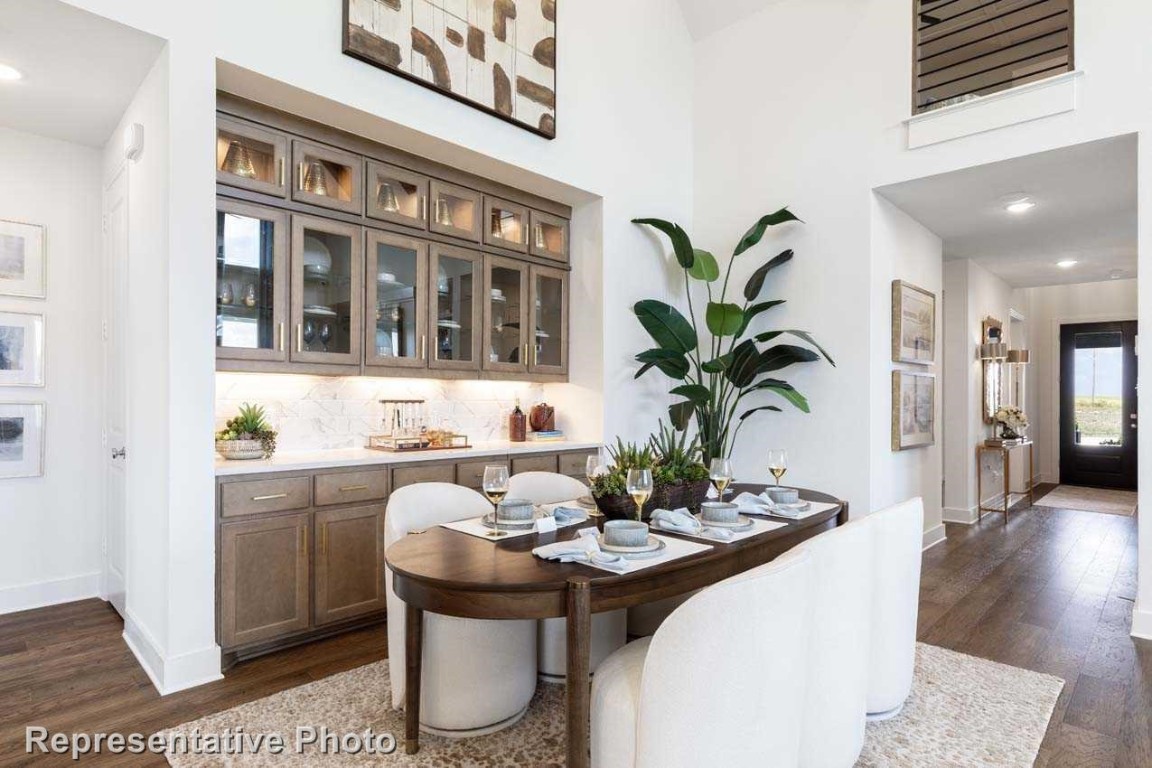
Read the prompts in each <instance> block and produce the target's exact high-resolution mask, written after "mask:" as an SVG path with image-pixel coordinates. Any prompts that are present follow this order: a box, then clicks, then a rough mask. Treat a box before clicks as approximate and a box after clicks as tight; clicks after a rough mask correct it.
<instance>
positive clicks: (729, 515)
mask: <svg viewBox="0 0 1152 768" xmlns="http://www.w3.org/2000/svg"><path fill="white" fill-rule="evenodd" d="M700 519H701V520H703V521H704V522H705V523H735V522H738V521H739V519H740V507H739V506H737V505H736V504H733V503H731V502H728V501H706V502H704V503H703V504H701V505H700Z"/></svg>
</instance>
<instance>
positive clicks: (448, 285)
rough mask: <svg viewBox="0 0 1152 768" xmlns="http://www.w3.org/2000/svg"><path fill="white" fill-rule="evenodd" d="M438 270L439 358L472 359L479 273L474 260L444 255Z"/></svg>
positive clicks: (439, 260)
mask: <svg viewBox="0 0 1152 768" xmlns="http://www.w3.org/2000/svg"><path fill="white" fill-rule="evenodd" d="M436 263H437V274H436V295H437V299H436V359H437V360H461V361H470V360H471V359H472V338H473V336H472V334H473V333H475V331H476V329H475V328H473V327H472V302H473V285H474V283H475V279H476V275H475V268H474V265H473V264H472V262H471V261H470V260H468V259H457V258H453V257H451V256H440V257H439V258H438V259H437V260H436Z"/></svg>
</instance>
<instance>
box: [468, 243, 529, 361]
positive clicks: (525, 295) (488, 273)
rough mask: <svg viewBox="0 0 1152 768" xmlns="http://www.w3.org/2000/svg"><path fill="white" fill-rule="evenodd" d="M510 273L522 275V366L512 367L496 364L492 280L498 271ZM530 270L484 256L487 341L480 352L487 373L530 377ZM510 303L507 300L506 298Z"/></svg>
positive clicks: (520, 296) (507, 259) (519, 355)
mask: <svg viewBox="0 0 1152 768" xmlns="http://www.w3.org/2000/svg"><path fill="white" fill-rule="evenodd" d="M498 268H499V269H510V270H515V271H516V272H519V273H520V295H519V301H520V317H519V321H518V322H519V324H520V336H519V339H518V342H517V347H518V352H519V354H518V359H519V362H516V363H512V362H507V361H503V360H499V361H495V362H494V361H493V360H492V357H491V355H492V352H491V350H492V349H493V341H494V340H493V335H494V334H495V333H496V327H495V324H496V317H495V310H494V308H493V306H492V304H493V302H492V288H493V280H492V273H493V271H495V270H496V269H498ZM529 271H530V267H529V265H528V264H525V263H524V262H522V261H517V260H515V259H510V258H507V257H504V256H493V255H492V254H490V253H489V254H485V255H484V288H483V291H482V295H483V301H484V320H483V323H484V341H483V347H482V348H481V350H480V357H481V367H482V368H483V369H484V370H487V371H503V372H505V373H518V374H527V373H528V361H529V360H530V359H531V358H530V355H529V352H530V350H529V348H528V345H529V344H531V343H532V342H531V338H532V329H531V327H530V315H529V309H528V308H529V306H530V305H531V302H532V299H531V296H530V295H529V294H530V291H531V289H530V287H529V278H528V274H529ZM505 298H506V299H507V297H505ZM504 322H505V323H508V322H509V320H508V317H507V316H505V318H504Z"/></svg>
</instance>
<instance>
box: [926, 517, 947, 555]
mask: <svg viewBox="0 0 1152 768" xmlns="http://www.w3.org/2000/svg"><path fill="white" fill-rule="evenodd" d="M944 538H945V537H944V523H940V524H939V525H937V526H936V527H935V528H929V529H928V530H926V531H924V545H923V548H924V549H928V548H929V547H934V546H936V545H937V544H939V543H940V542H942V541H944Z"/></svg>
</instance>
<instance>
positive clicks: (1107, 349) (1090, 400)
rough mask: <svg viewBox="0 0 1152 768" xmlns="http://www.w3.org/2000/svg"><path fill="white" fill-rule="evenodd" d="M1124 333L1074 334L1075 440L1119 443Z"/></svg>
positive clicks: (1122, 415) (1093, 443)
mask: <svg viewBox="0 0 1152 768" xmlns="http://www.w3.org/2000/svg"><path fill="white" fill-rule="evenodd" d="M1123 345H1124V334H1123V333H1121V332H1120V331H1106V332H1098V333H1078V334H1076V358H1075V362H1076V379H1075V391H1074V395H1075V398H1076V408H1075V418H1076V441H1077V442H1078V443H1080V444H1081V445H1120V444H1121V442H1122V432H1123V430H1122V425H1123V418H1124V401H1123V396H1122V391H1123V390H1122V387H1123V385H1124V346H1123Z"/></svg>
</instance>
